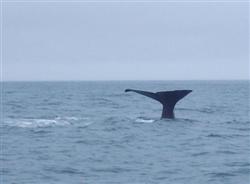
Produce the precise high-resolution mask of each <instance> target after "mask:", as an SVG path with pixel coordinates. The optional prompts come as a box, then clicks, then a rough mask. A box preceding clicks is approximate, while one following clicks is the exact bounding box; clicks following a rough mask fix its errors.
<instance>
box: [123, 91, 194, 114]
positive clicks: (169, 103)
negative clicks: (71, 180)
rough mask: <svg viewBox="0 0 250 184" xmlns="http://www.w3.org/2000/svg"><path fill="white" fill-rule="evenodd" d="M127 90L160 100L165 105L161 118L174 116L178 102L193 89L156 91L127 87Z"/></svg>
mask: <svg viewBox="0 0 250 184" xmlns="http://www.w3.org/2000/svg"><path fill="white" fill-rule="evenodd" d="M125 92H135V93H138V94H141V95H144V96H147V97H149V98H152V99H154V100H157V101H158V102H160V103H161V104H162V106H163V109H162V115H161V118H170V119H173V118H174V107H175V105H176V103H177V102H178V101H179V100H180V99H182V98H183V97H185V96H186V95H188V94H189V93H191V92H192V90H175V91H159V92H156V93H153V92H149V91H141V90H135V89H125Z"/></svg>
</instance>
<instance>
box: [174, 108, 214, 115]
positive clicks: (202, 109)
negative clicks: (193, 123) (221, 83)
mask: <svg viewBox="0 0 250 184" xmlns="http://www.w3.org/2000/svg"><path fill="white" fill-rule="evenodd" d="M176 110H181V111H195V112H201V113H205V114H213V113H215V112H216V111H217V110H216V109H214V108H209V107H204V108H200V109H189V108H176Z"/></svg>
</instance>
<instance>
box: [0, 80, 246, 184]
mask: <svg viewBox="0 0 250 184" xmlns="http://www.w3.org/2000/svg"><path fill="white" fill-rule="evenodd" d="M2 85H3V117H1V157H0V175H1V182H0V183H1V184H2V183H3V184H9V183H18V184H34V183H36V184H38V183H41V184H44V183H48V184H54V183H55V184H64V183H65V184H78V183H79V184H80V183H81V184H89V183H90V184H99V183H100V184H103V183H107V184H111V183H122V184H127V183H129V184H130V183H131V184H146V183H147V184H158V183H162V184H166V183H171V184H182V183H183V184H186V183H192V184H201V183H202V184H204V183H205V184H206V183H207V184H208V183H213V184H220V183H225V184H235V183H240V184H249V183H250V120H249V81H188V82H184V81H172V82H171V81H170V82H169V81H165V82H164V81H163V82H157V81H155V82H140V81H138V82H5V83H2ZM125 88H135V89H142V90H149V91H161V90H173V89H192V90H193V92H192V93H190V94H189V95H188V96H187V97H185V98H184V99H182V100H181V101H180V102H179V103H178V104H177V106H176V110H175V114H176V117H177V119H175V120H160V115H161V105H160V104H159V103H158V102H156V101H153V100H151V99H149V98H146V97H144V96H140V95H137V94H135V93H124V92H123V91H124V89H125Z"/></svg>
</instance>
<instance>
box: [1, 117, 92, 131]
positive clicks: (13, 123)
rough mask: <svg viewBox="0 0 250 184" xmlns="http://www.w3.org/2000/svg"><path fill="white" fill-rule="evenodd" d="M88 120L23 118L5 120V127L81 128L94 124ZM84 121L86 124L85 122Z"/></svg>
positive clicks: (75, 118)
mask: <svg viewBox="0 0 250 184" xmlns="http://www.w3.org/2000/svg"><path fill="white" fill-rule="evenodd" d="M87 120H88V118H78V117H55V118H47V119H46V118H22V119H12V118H11V119H5V120H4V123H3V125H5V126H10V127H20V128H39V127H41V128H42V127H55V126H67V125H73V124H76V123H78V124H80V125H81V127H82V126H83V124H84V126H88V125H90V124H92V123H91V122H90V121H87ZM83 121H84V122H83Z"/></svg>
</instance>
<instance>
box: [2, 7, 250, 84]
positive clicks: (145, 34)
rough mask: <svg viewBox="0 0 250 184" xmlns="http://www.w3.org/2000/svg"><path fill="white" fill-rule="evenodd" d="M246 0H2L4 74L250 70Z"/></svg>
mask: <svg viewBox="0 0 250 184" xmlns="http://www.w3.org/2000/svg"><path fill="white" fill-rule="evenodd" d="M248 9H249V5H248V4H247V3H241V4H240V3H231V4H230V3H229V4H225V3H224V4H217V5H216V3H215V5H214V4H212V3H210V4H208V3H181V2H179V3H158V4H157V3H108V2H106V3H97V2H96V3H69V2H67V3H59V2H57V3H7V2H6V3H4V7H3V42H2V43H3V79H4V80H189V79H191V80H192V79H198V80H202V79H248V78H249V10H248Z"/></svg>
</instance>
